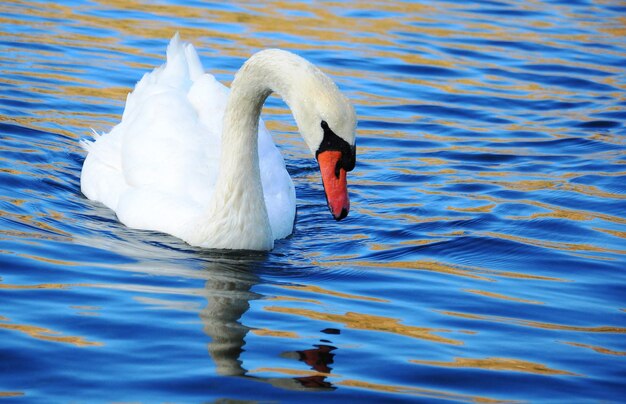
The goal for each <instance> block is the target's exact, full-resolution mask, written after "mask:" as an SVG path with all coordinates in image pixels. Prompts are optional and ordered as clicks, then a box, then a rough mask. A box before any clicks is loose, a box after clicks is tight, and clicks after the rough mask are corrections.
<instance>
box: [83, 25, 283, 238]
mask: <svg viewBox="0 0 626 404" xmlns="http://www.w3.org/2000/svg"><path fill="white" fill-rule="evenodd" d="M203 71H204V69H203V67H202V64H201V62H200V60H199V58H198V55H197V53H196V51H195V49H194V48H193V46H192V45H191V44H183V43H181V42H180V40H179V38H178V35H176V36H175V37H174V38H173V39H172V41H171V42H170V44H169V46H168V49H167V63H166V64H164V65H163V66H160V67H158V68H156V69H155V70H154V71H152V72H150V73H147V74H145V75H144V76H143V78H142V79H141V80H140V81H139V82H138V83H137V85H136V87H135V89H134V90H133V92H132V93H130V94H129V95H128V98H127V101H126V107H125V110H124V114H123V116H122V120H121V122H120V123H119V124H118V125H116V126H115V127H114V128H113V129H112V130H111V132H109V133H107V134H104V135H102V136H96V139H95V140H94V141H93V142H85V143H84V144H85V148H86V150H87V151H88V155H87V158H86V160H85V163H84V166H83V171H82V174H81V189H82V191H83V193H84V194H85V195H86V196H87V197H88V198H89V199H92V200H96V201H100V202H102V203H104V204H105V205H106V206H108V207H109V208H111V209H112V210H114V211H115V212H116V214H117V215H118V218H119V219H120V221H122V222H123V223H124V224H125V225H127V226H129V227H134V228H140V229H148V230H157V231H162V232H166V233H169V234H172V235H174V236H177V237H179V238H182V239H185V240H188V239H190V238H193V237H192V236H193V235H192V234H190V233H193V232H194V231H196V228H197V226H198V222H199V221H201V220H202V218H203V217H206V216H209V215H207V213H209V212H207V211H206V210H207V209H209V205H210V204H209V202H210V200H211V197H212V194H213V190H214V186H215V183H216V181H217V176H218V172H219V161H220V149H221V147H220V146H221V134H222V120H223V115H224V111H225V108H226V104H227V100H228V94H229V90H228V88H226V87H225V86H224V85H222V84H221V83H219V82H218V81H217V80H216V79H215V78H214V77H213V76H212V75H210V74H207V73H203ZM259 161H260V168H261V179H262V183H263V190H264V196H265V202H266V207H267V211H268V216H269V219H270V225H271V227H272V234H273V235H274V238H275V239H278V238H283V237H286V236H287V235H289V234H290V233H291V231H292V227H293V217H294V215H295V193H294V189H293V184H292V182H291V178H290V177H289V175H288V173H287V171H286V170H285V164H284V161H283V159H282V156H281V155H280V152H279V151H278V150H277V149H276V146H275V145H274V144H273V142H272V139H271V136H270V135H269V133H268V132H267V130H266V129H265V126H264V125H263V124H262V122H261V124H260V125H259Z"/></svg>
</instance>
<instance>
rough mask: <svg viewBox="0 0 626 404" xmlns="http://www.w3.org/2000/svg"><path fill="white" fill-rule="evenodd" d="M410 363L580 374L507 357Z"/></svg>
mask: <svg viewBox="0 0 626 404" xmlns="http://www.w3.org/2000/svg"><path fill="white" fill-rule="evenodd" d="M410 362H411V363H416V364H418V365H428V366H441V367H451V368H474V369H486V370H496V371H509V372H522V373H533V374H537V375H567V376H581V375H577V374H575V373H572V372H568V371H565V370H559V369H551V368H549V367H547V366H545V365H542V364H540V363H534V362H528V361H523V360H519V359H509V358H484V359H472V358H454V361H453V362H442V361H425V360H416V359H412V360H411V361H410Z"/></svg>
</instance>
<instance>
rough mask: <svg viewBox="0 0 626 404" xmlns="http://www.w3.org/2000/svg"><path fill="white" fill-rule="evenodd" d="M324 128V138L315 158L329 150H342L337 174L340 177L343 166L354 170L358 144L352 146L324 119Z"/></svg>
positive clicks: (345, 168)
mask: <svg viewBox="0 0 626 404" xmlns="http://www.w3.org/2000/svg"><path fill="white" fill-rule="evenodd" d="M322 129H324V138H323V139H322V144H320V147H319V148H318V149H317V152H315V158H317V156H318V155H319V154H320V153H321V152H325V151H328V150H334V151H338V152H341V159H339V161H337V165H336V166H335V176H336V177H337V178H339V170H340V169H341V168H343V169H344V170H346V171H352V170H353V169H354V165H355V164H356V145H354V146H350V144H349V143H348V142H346V141H345V140H343V139H342V138H340V137H339V136H337V135H336V134H335V132H333V131H332V129H330V127H329V126H328V124H327V123H326V121H322Z"/></svg>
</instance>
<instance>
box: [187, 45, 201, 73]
mask: <svg viewBox="0 0 626 404" xmlns="http://www.w3.org/2000/svg"><path fill="white" fill-rule="evenodd" d="M185 56H186V58H187V68H188V69H189V77H190V78H191V81H196V80H197V79H199V78H200V76H202V75H203V74H204V67H203V66H202V62H200V58H199V57H198V52H196V48H194V46H193V45H192V44H190V43H188V44H185Z"/></svg>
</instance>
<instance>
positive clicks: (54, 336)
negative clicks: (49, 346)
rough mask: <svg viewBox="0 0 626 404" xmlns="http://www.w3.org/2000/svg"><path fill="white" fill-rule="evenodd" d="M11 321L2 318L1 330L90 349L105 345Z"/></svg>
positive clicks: (0, 318) (0, 322) (0, 319)
mask: <svg viewBox="0 0 626 404" xmlns="http://www.w3.org/2000/svg"><path fill="white" fill-rule="evenodd" d="M9 321H10V320H9V319H8V318H6V317H2V316H0V329H3V330H10V331H18V332H21V333H23V334H25V335H28V336H29V337H32V338H36V339H40V340H44V341H49V342H59V343H63V344H70V345H75V346H77V347H89V346H102V345H104V344H103V343H101V342H97V341H89V340H87V339H85V338H84V337H80V336H71V335H68V336H64V335H59V334H61V333H60V332H58V331H54V330H51V329H49V328H45V327H38V326H35V325H28V324H14V323H10V322H9Z"/></svg>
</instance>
